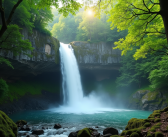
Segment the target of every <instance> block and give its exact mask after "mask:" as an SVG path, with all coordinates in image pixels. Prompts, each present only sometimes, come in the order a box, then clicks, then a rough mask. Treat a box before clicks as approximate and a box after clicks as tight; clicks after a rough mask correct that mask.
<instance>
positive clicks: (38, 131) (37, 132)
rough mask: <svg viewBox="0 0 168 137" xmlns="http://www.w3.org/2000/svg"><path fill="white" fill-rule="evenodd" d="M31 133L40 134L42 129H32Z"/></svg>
mask: <svg viewBox="0 0 168 137" xmlns="http://www.w3.org/2000/svg"><path fill="white" fill-rule="evenodd" d="M32 134H35V135H41V134H44V131H43V130H42V129H36V130H33V131H32Z"/></svg>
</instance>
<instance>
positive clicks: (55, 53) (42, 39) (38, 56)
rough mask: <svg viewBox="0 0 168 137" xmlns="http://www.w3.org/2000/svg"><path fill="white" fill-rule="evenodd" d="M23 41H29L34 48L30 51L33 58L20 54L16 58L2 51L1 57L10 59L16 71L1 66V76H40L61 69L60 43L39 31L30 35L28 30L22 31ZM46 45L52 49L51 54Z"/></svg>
mask: <svg viewBox="0 0 168 137" xmlns="http://www.w3.org/2000/svg"><path fill="white" fill-rule="evenodd" d="M21 33H22V35H23V36H24V37H23V39H29V41H30V42H31V44H32V47H33V48H34V50H33V51H28V52H29V54H31V55H32V57H28V56H27V55H23V54H20V55H19V56H14V55H13V53H12V52H5V51H3V50H1V51H0V56H4V57H6V58H8V59H9V60H10V61H11V63H12V65H13V66H14V70H12V69H11V68H9V67H8V66H6V65H1V67H0V72H1V73H0V76H3V77H6V78H8V77H11V76H17V77H19V76H26V75H29V74H34V75H37V74H40V73H43V72H52V71H55V69H59V65H58V64H59V41H58V40H57V39H56V38H53V37H51V36H46V35H44V34H42V33H40V32H38V31H37V30H33V33H32V34H30V33H29V32H28V30H27V29H25V28H24V29H22V31H21ZM46 45H48V46H49V48H50V54H47V53H46V51H45V50H46V49H45V48H46Z"/></svg>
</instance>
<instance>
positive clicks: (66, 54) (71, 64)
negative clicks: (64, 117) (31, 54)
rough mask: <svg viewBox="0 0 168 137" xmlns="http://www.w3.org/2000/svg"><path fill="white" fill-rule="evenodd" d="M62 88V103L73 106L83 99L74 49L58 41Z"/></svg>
mask: <svg viewBox="0 0 168 137" xmlns="http://www.w3.org/2000/svg"><path fill="white" fill-rule="evenodd" d="M59 52H60V57H61V73H62V90H63V103H64V105H68V106H74V105H76V103H78V102H80V101H81V100H82V99H83V90H82V84H81V79H80V74H79V69H78V64H77V61H76V58H75V55H74V50H73V48H72V47H71V45H69V44H63V43H60V48H59Z"/></svg>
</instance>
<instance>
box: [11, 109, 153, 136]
mask: <svg viewBox="0 0 168 137" xmlns="http://www.w3.org/2000/svg"><path fill="white" fill-rule="evenodd" d="M151 113H152V112H150V111H137V110H115V111H110V112H109V111H108V112H103V113H95V114H61V113H56V112H53V111H24V112H19V113H15V114H13V115H10V118H11V119H12V120H14V121H15V122H16V121H17V120H20V119H24V120H26V121H28V124H29V125H32V126H34V128H35V127H38V128H41V127H42V126H44V127H49V128H51V129H46V130H45V134H44V135H41V136H40V137H45V136H49V137H58V136H59V137H67V136H68V135H69V133H70V132H72V131H77V130H79V129H82V128H85V127H92V128H95V126H98V127H99V128H98V129H97V130H98V131H99V132H100V133H102V132H103V130H104V129H105V128H106V127H114V128H116V129H118V131H119V132H121V131H122V130H124V128H125V126H126V125H127V123H128V121H129V120H130V119H131V118H140V119H145V118H147V117H148V116H149V115H150V114H151ZM55 123H59V124H61V125H62V127H63V128H62V129H59V130H56V129H53V126H54V124H55Z"/></svg>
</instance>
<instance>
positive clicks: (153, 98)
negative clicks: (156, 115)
mask: <svg viewBox="0 0 168 137" xmlns="http://www.w3.org/2000/svg"><path fill="white" fill-rule="evenodd" d="M167 105H168V102H167V101H166V94H165V92H159V91H153V92H151V91H149V90H139V91H137V92H136V93H134V94H133V95H132V97H131V98H130V102H129V104H128V108H130V109H141V110H149V111H153V110H156V109H163V108H164V107H166V106H167Z"/></svg>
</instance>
